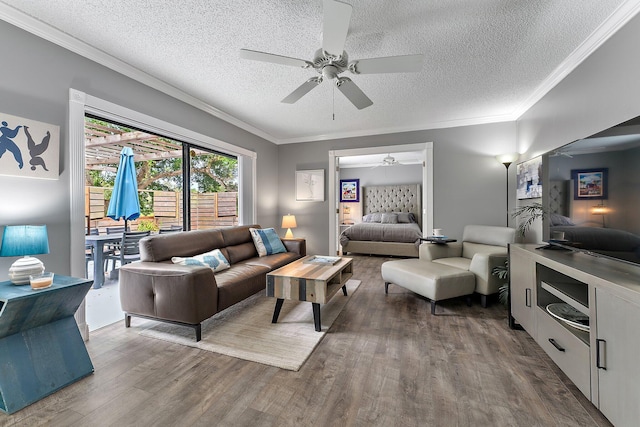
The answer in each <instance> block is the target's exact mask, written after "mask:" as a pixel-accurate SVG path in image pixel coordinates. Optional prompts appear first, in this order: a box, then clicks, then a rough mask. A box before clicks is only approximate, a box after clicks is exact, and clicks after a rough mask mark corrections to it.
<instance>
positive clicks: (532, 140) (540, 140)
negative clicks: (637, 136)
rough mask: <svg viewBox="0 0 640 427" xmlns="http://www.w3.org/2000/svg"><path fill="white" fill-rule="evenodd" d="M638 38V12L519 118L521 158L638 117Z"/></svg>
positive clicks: (539, 225) (538, 233) (639, 92)
mask: <svg viewBox="0 0 640 427" xmlns="http://www.w3.org/2000/svg"><path fill="white" fill-rule="evenodd" d="M639 38H640V15H637V16H635V17H634V18H632V19H631V20H630V21H629V22H628V23H627V24H626V25H625V26H624V27H623V28H621V29H620V30H619V31H618V32H617V33H616V34H614V35H613V36H612V37H611V38H610V39H609V40H607V41H606V42H605V43H604V44H603V45H602V46H600V48H598V50H597V51H595V52H594V53H593V54H592V55H591V56H589V57H588V58H587V59H586V60H584V61H583V62H582V63H581V64H580V65H579V66H578V67H577V68H576V69H575V70H574V71H573V72H572V73H571V74H569V75H568V76H567V77H566V78H565V79H564V80H563V81H562V82H560V83H559V84H558V85H557V86H556V87H554V88H553V89H552V90H551V91H550V92H549V93H547V94H546V95H545V96H544V97H543V98H542V99H541V100H540V101H539V102H537V103H536V105H534V106H533V107H532V108H530V109H529V110H528V111H527V112H526V113H525V114H523V115H522V116H521V117H520V119H518V122H517V123H518V151H519V152H521V153H525V152H526V153H525V155H524V156H523V158H532V157H535V156H537V155H539V154H541V153H543V152H546V151H548V150H550V149H553V148H557V147H560V146H562V145H564V144H567V143H569V142H571V141H574V140H577V139H581V138H584V137H587V136H590V135H593V134H595V133H597V132H600V131H602V130H604V129H607V128H609V127H611V126H614V125H617V124H619V123H622V122H624V121H627V120H629V119H631V118H633V117H636V116H638V115H640V101H639V100H640V79H638V76H639V75H640V56H638V55H637V54H634V52H637V45H638V39H639ZM538 228H539V229H538V230H534V231H535V232H536V234H537V235H538V236H542V230H541V228H542V225H541V224H538Z"/></svg>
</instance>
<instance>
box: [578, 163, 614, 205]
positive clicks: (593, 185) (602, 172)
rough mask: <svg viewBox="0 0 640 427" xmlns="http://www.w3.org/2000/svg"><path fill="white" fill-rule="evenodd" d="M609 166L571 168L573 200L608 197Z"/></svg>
mask: <svg viewBox="0 0 640 427" xmlns="http://www.w3.org/2000/svg"><path fill="white" fill-rule="evenodd" d="M608 173H609V169H608V168H596V169H571V179H572V180H573V200H585V199H606V198H607V185H608V182H607V175H608Z"/></svg>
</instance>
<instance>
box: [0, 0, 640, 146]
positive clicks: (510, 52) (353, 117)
mask: <svg viewBox="0 0 640 427" xmlns="http://www.w3.org/2000/svg"><path fill="white" fill-rule="evenodd" d="M347 2H348V3H349V4H351V5H352V6H353V13H352V16H351V25H350V29H349V34H348V36H347V41H346V46H345V50H346V51H347V53H348V54H349V58H350V59H352V60H353V59H363V58H372V57H379V56H392V55H406V54H414V53H422V54H424V55H425V62H424V68H423V70H422V71H421V72H419V73H407V74H380V75H349V77H351V78H352V80H353V81H354V82H355V83H356V84H357V85H358V86H359V87H360V88H361V89H362V90H363V91H364V92H365V93H366V94H367V95H368V96H369V98H371V100H372V101H373V102H374V104H373V106H371V107H369V108H366V109H364V110H357V109H356V108H355V107H354V106H353V105H352V104H351V103H350V102H349V101H348V100H347V99H346V98H345V97H344V96H343V95H342V94H341V93H340V92H339V91H335V93H334V89H333V85H331V84H329V83H323V84H322V85H320V86H319V87H317V88H316V89H314V90H313V91H311V92H310V93H309V94H307V95H306V96H304V97H303V98H302V99H301V100H300V101H298V102H297V103H295V104H291V105H289V104H282V103H280V100H281V99H282V98H284V97H285V96H286V95H288V94H289V93H290V92H291V91H293V90H294V89H295V88H297V87H298V86H299V85H301V84H302V83H303V82H304V81H305V80H307V79H308V78H310V77H313V76H315V75H316V74H315V72H314V71H313V70H304V69H300V68H294V67H287V66H283V65H276V64H270V63H264V62H255V61H249V60H243V59H240V58H239V54H238V53H239V50H240V49H241V48H248V49H252V50H259V51H265V52H271V53H276V54H280V55H285V56H290V57H294V58H300V59H305V60H311V58H312V57H313V54H314V52H315V51H316V50H317V49H318V48H319V47H320V46H321V43H322V34H321V32H322V16H323V15H322V1H321V0H306V1H277V0H229V1H208V0H182V1H159V0H158V1H154V0H146V1H145V0H138V1H130V0H109V1H106V0H103V1H101V0H55V1H38V0H2V1H1V2H0V3H5V4H6V5H9V6H12V7H14V8H16V9H18V10H19V11H22V12H24V13H26V14H28V15H31V16H32V17H35V18H36V19H38V20H40V21H42V22H44V23H46V24H49V25H50V26H52V27H54V28H56V29H58V30H61V31H62V32H64V33H66V34H68V35H70V36H72V37H74V38H76V39H78V40H81V41H83V42H85V43H87V44H89V45H91V46H93V47H95V48H97V49H99V50H101V51H102V52H104V53H107V54H109V55H112V56H114V57H116V58H118V59H120V60H122V61H124V62H125V63H128V64H130V65H132V66H133V67H135V68H137V69H139V70H141V71H144V72H145V73H147V74H149V75H152V76H154V77H156V78H158V79H160V80H162V81H164V82H166V83H168V84H170V85H172V86H174V87H176V88H178V89H180V90H181V91H183V92H185V93H187V94H189V95H191V96H193V97H195V98H197V99H200V100H202V101H203V102H205V103H207V104H209V105H211V106H213V107H214V108H215V109H217V110H220V111H222V112H224V113H226V114H228V115H230V116H232V117H234V118H235V119H237V120H239V121H241V122H243V123H241V125H242V126H243V127H245V128H247V129H249V130H251V131H254V132H256V133H258V134H260V135H261V136H265V137H266V138H268V139H270V140H271V141H274V142H276V143H287V142H298V141H308V140H317V139H327V138H334V137H343V136H351V135H354V136H355V135H367V134H378V133H388V132H393V131H403V130H419V129H429V128H434V127H446V126H453V125H462V124H472V123H485V122H496V121H503V120H514V119H515V118H517V116H518V115H519V114H521V113H522V112H523V109H525V108H527V107H528V106H530V105H531V103H532V102H534V101H535V100H536V99H537V98H538V97H539V96H541V95H542V94H543V92H544V91H545V90H548V89H549V88H550V87H551V86H552V85H553V84H554V83H557V81H558V80H559V78H561V77H562V76H563V75H564V74H563V73H565V74H566V72H568V71H570V68H572V67H574V66H575V65H577V64H578V63H579V61H580V60H581V59H583V58H581V57H580V56H579V55H578V52H582V54H583V56H584V52H585V49H586V50H587V51H588V50H589V46H592V47H596V46H597V44H598V43H600V42H601V41H602V40H603V39H605V38H606V37H608V36H609V35H610V34H611V33H612V31H614V30H615V29H616V28H617V27H618V26H619V25H621V24H622V23H624V22H626V21H625V19H628V16H627V15H629V14H635V13H636V12H637V7H634V6H630V5H632V4H636V3H637V2H636V1H631V0H627V1H625V0H536V1H531V0H437V1H436V0H433V1H426V0H403V1H384V0H366V1H365V0H348V1H347ZM621 16H622V17H621ZM596 39H597V40H596ZM587 53H588V52H587ZM334 95H335V96H334ZM334 113H335V118H334ZM244 124H246V125H248V126H245V125H244Z"/></svg>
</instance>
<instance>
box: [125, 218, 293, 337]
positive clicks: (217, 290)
mask: <svg viewBox="0 0 640 427" xmlns="http://www.w3.org/2000/svg"><path fill="white" fill-rule="evenodd" d="M250 227H251V228H261V227H260V226H259V225H247V226H238V227H229V228H219V229H211V230H196V231H185V232H181V233H169V234H158V235H153V236H149V237H145V238H144V239H142V240H141V241H140V262H136V263H131V264H127V265H125V266H123V267H122V268H121V269H120V303H121V304H122V310H123V311H124V312H125V326H126V327H129V326H130V325H131V316H137V317H144V318H148V319H154V320H160V321H164V322H169V323H175V324H179V325H185V326H190V327H192V328H194V329H195V332H196V341H200V339H201V326H200V325H201V322H202V321H204V320H206V319H208V318H209V317H211V316H213V315H214V314H216V313H218V312H219V311H222V310H224V309H225V308H227V307H230V306H232V305H233V304H235V303H237V302H240V301H242V300H244V299H245V298H248V297H249V296H251V295H253V294H255V293H256V292H259V291H264V290H265V286H266V275H267V273H268V272H270V271H272V270H274V269H276V268H280V267H282V266H283V265H286V264H288V263H290V262H292V261H294V260H296V259H298V258H301V257H303V256H304V255H306V241H305V240H304V239H285V240H283V241H282V242H283V243H284V245H285V248H286V249H287V252H285V253H279V254H273V255H267V256H263V257H258V253H257V251H256V248H255V245H254V244H253V240H252V239H251V234H250V232H249V228H250ZM213 249H220V251H221V252H222V253H223V255H224V256H225V258H226V259H227V260H228V261H229V263H230V264H231V268H229V269H227V270H223V271H219V272H217V273H215V274H214V273H213V270H212V269H210V268H209V267H203V266H195V265H179V264H173V263H172V262H171V257H190V256H195V255H198V254H202V253H205V252H208V251H211V250H213Z"/></svg>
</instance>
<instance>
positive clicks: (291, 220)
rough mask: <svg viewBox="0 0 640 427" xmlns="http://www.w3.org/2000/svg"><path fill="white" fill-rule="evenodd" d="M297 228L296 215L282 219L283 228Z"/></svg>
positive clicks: (285, 216)
mask: <svg viewBox="0 0 640 427" xmlns="http://www.w3.org/2000/svg"><path fill="white" fill-rule="evenodd" d="M297 226H298V224H296V216H295V215H291V214H289V215H284V216H283V217H282V228H296V227H297Z"/></svg>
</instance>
